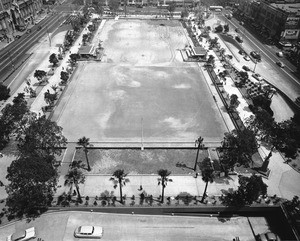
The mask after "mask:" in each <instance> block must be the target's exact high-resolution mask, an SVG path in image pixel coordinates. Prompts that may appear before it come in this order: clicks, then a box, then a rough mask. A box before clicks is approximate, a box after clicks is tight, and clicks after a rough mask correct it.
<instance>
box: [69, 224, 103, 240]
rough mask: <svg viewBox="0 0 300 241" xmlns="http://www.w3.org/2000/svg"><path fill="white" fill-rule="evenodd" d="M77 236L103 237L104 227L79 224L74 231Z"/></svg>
mask: <svg viewBox="0 0 300 241" xmlns="http://www.w3.org/2000/svg"><path fill="white" fill-rule="evenodd" d="M74 236H75V237H76V238H102V236H103V228H102V227H99V226H79V227H78V228H76V229H75V231H74Z"/></svg>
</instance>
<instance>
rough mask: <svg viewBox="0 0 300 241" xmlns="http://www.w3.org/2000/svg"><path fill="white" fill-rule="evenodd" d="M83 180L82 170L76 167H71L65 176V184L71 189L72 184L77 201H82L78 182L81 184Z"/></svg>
mask: <svg viewBox="0 0 300 241" xmlns="http://www.w3.org/2000/svg"><path fill="white" fill-rule="evenodd" d="M84 182H85V176H84V174H83V172H82V171H81V170H80V169H78V168H76V167H75V168H71V169H69V172H68V173H67V174H66V176H65V186H70V187H71V189H72V187H73V185H74V186H75V188H76V191H77V201H78V202H79V203H82V198H81V195H80V192H79V184H83V183H84Z"/></svg>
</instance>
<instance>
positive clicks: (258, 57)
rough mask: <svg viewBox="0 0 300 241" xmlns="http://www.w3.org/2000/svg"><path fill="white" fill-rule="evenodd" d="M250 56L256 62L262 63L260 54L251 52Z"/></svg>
mask: <svg viewBox="0 0 300 241" xmlns="http://www.w3.org/2000/svg"><path fill="white" fill-rule="evenodd" d="M250 55H251V56H252V57H253V58H254V59H256V60H258V61H261V56H260V54H259V53H257V52H256V51H252V52H250Z"/></svg>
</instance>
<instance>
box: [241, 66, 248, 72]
mask: <svg viewBox="0 0 300 241" xmlns="http://www.w3.org/2000/svg"><path fill="white" fill-rule="evenodd" d="M242 68H243V70H245V71H250V68H249V67H248V66H246V65H244V66H243V67H242Z"/></svg>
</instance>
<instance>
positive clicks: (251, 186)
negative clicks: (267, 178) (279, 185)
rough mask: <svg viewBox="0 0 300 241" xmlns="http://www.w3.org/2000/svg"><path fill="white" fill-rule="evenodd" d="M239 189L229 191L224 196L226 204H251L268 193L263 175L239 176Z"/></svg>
mask: <svg viewBox="0 0 300 241" xmlns="http://www.w3.org/2000/svg"><path fill="white" fill-rule="evenodd" d="M239 184H240V186H239V187H238V190H236V191H234V192H233V193H228V194H227V195H226V196H225V198H224V201H223V202H224V204H226V205H232V206H244V205H251V204H252V203H253V202H254V201H255V200H257V199H258V197H259V196H260V195H265V194H267V187H268V186H267V185H266V184H265V183H264V182H263V180H262V177H261V176H257V175H254V174H253V175H252V176H251V177H245V176H239Z"/></svg>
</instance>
